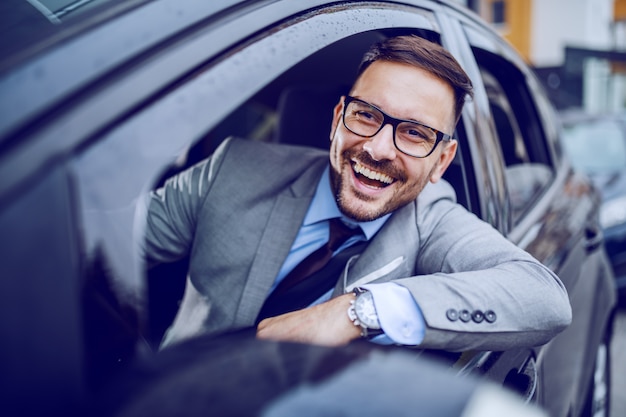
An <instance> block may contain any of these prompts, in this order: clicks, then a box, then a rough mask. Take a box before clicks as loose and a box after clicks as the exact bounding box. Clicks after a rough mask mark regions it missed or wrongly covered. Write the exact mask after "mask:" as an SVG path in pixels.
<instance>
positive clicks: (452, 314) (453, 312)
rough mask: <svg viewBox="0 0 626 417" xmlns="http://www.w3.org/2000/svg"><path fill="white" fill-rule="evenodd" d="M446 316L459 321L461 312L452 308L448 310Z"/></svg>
mask: <svg viewBox="0 0 626 417" xmlns="http://www.w3.org/2000/svg"><path fill="white" fill-rule="evenodd" d="M446 317H447V318H448V320H450V321H457V320H458V318H459V313H458V312H457V311H456V310H455V309H453V308H451V309H449V310H448V311H446Z"/></svg>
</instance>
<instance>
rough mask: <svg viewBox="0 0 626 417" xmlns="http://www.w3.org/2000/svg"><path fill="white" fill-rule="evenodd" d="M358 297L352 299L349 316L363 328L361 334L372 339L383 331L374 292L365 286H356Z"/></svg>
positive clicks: (354, 291)
mask: <svg viewBox="0 0 626 417" xmlns="http://www.w3.org/2000/svg"><path fill="white" fill-rule="evenodd" d="M352 292H353V293H354V295H355V296H356V298H355V299H354V300H352V301H350V307H349V308H348V318H349V319H350V321H351V322H352V323H354V325H355V326H357V327H360V328H361V336H362V337H365V338H367V339H371V338H373V337H374V336H378V335H379V334H382V333H383V330H382V329H381V327H380V322H379V321H378V314H377V313H376V306H375V305H374V297H372V293H371V292H370V291H368V290H366V289H364V288H360V287H356V288H355V289H354V290H353V291H352Z"/></svg>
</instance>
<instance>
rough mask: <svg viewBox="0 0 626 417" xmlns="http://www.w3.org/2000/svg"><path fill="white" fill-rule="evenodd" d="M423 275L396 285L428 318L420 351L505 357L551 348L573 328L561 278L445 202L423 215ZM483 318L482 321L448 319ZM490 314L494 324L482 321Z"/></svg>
mask: <svg viewBox="0 0 626 417" xmlns="http://www.w3.org/2000/svg"><path fill="white" fill-rule="evenodd" d="M418 229H419V233H420V242H421V245H420V249H419V250H420V252H419V256H418V258H417V261H416V265H415V270H416V271H419V272H421V273H422V274H423V275H419V276H415V277H408V278H403V279H399V280H396V281H394V282H395V283H397V284H399V285H402V286H404V287H405V288H407V289H408V290H409V291H410V292H411V295H412V296H413V298H414V299H415V301H416V302H417V304H418V305H419V308H420V311H421V313H422V315H423V317H424V321H425V323H426V332H425V335H424V339H423V341H422V342H421V343H420V346H421V347H424V348H434V349H447V350H474V349H477V350H506V349H510V348H513V347H519V346H536V345H541V344H544V343H546V342H547V341H549V340H550V339H551V338H552V337H554V336H555V335H556V334H557V333H559V332H560V331H562V330H563V329H564V328H565V327H566V326H567V325H568V324H569V323H570V321H571V307H570V304H569V299H568V296H567V292H566V290H565V288H564V286H563V284H562V283H561V281H560V280H559V278H558V277H557V276H556V275H555V274H554V273H553V272H552V271H550V270H549V269H548V268H547V267H545V266H544V265H542V264H541V263H539V262H538V261H537V260H536V259H534V258H533V257H532V256H531V255H530V254H528V253H526V252H525V251H523V250H521V249H520V248H518V247H517V246H515V245H514V244H513V243H511V242H510V241H508V240H507V239H506V238H504V237H503V236H502V235H501V234H500V233H499V232H498V231H496V230H495V229H493V228H492V227H491V226H490V225H488V224H487V223H484V222H482V221H481V220H479V219H478V218H476V216H474V215H473V214H472V213H469V212H467V211H466V210H465V209H463V208H462V207H460V206H458V205H455V204H454V203H452V201H450V200H448V199H441V200H438V201H436V202H435V203H433V204H432V205H430V206H428V207H427V208H426V209H424V210H422V211H421V212H420V213H419V215H418ZM450 310H454V311H455V312H456V313H459V314H460V313H461V312H464V311H466V312H469V313H470V314H471V313H474V312H478V315H479V316H478V317H477V320H475V319H474V318H473V317H470V319H469V320H461V318H460V317H455V315H454V314H450V313H449V312H450ZM487 312H493V313H495V316H490V320H487V319H486V318H485V317H483V319H482V320H481V318H480V313H483V314H485V313H487Z"/></svg>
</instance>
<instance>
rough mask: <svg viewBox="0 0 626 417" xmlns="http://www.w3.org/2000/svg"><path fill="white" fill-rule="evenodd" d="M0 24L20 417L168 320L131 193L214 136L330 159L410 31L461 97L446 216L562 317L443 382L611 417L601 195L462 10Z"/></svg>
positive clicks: (318, 4) (58, 397)
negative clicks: (499, 387) (463, 380)
mask: <svg viewBox="0 0 626 417" xmlns="http://www.w3.org/2000/svg"><path fill="white" fill-rule="evenodd" d="M59 4H61V6H59ZM0 8H1V10H2V12H3V13H2V14H1V16H2V17H0V19H2V24H1V25H0V31H2V32H3V33H2V36H1V37H0V39H2V41H0V42H1V44H0V48H1V51H0V52H1V55H0V56H2V60H1V62H0V231H1V233H0V245H1V247H2V255H0V256H1V260H0V277H2V278H1V280H0V282H1V284H0V285H2V287H1V288H0V312H1V313H2V320H1V321H0V326H1V327H0V333H1V334H2V337H3V342H2V344H1V345H2V348H1V351H0V361H2V371H1V372H0V380H1V381H2V385H1V386H2V393H3V394H4V395H6V396H7V398H8V399H10V400H11V402H10V403H11V404H13V405H15V404H19V405H20V407H22V409H23V411H24V410H25V411H24V414H28V410H32V409H35V410H39V411H41V410H42V409H44V408H45V409H46V410H49V411H50V414H54V413H53V411H55V410H66V409H72V408H73V409H79V408H80V407H81V406H82V405H84V403H85V402H87V403H88V402H89V399H90V398H91V397H92V396H93V393H94V392H101V390H102V389H103V388H102V387H105V386H108V385H109V384H111V381H115V380H116V378H119V375H121V374H123V373H124V372H125V371H126V370H128V369H130V368H132V367H133V366H134V365H135V363H136V362H137V361H138V360H139V358H141V357H142V356H143V355H144V354H146V353H145V352H147V351H148V352H149V351H150V350H152V349H154V346H155V345H156V344H157V343H158V340H159V338H160V336H161V335H162V332H163V330H164V328H165V327H166V326H167V325H168V323H169V322H170V321H171V319H172V317H173V311H174V310H175V309H176V305H177V300H178V299H179V297H180V294H181V291H182V288H181V287H180V285H181V283H182V282H184V269H185V265H184V262H183V263H182V264H178V265H169V266H167V267H166V268H171V269H169V270H163V269H160V270H154V269H148V268H147V266H146V265H145V263H144V262H143V260H142V256H141V251H140V247H141V243H142V237H143V227H144V226H143V220H144V219H145V197H146V195H147V193H148V192H149V190H151V189H153V188H154V187H156V186H158V185H159V184H160V183H161V182H162V181H163V180H164V179H165V178H167V177H169V176H170V175H172V174H173V173H175V172H178V171H179V170H181V169H183V168H185V167H187V166H189V165H190V164H193V163H195V162H196V161H198V160H201V159H202V158H205V157H206V156H207V155H210V153H211V152H212V151H213V150H214V149H215V147H216V146H217V145H218V144H219V143H220V142H221V141H222V140H223V139H224V138H226V137H227V136H230V135H236V136H240V137H246V138H249V139H250V140H259V141H272V142H284V141H286V139H285V137H284V135H283V134H282V132H284V131H285V129H287V130H290V131H293V128H292V127H289V124H292V125H294V124H295V126H302V123H305V124H306V125H307V126H312V128H311V129H299V130H298V131H299V132H300V133H301V135H299V136H297V137H291V138H289V140H291V141H295V142H296V143H297V144H306V145H311V146H322V147H323V146H326V145H325V144H324V143H323V142H324V141H325V140H324V139H323V138H327V136H328V135H327V126H329V123H330V120H331V115H332V105H333V104H334V103H335V102H336V100H337V97H338V96H339V95H340V94H342V92H343V91H345V88H346V86H349V85H350V84H351V82H352V80H353V77H354V74H355V69H356V66H357V63H358V60H359V58H360V55H361V53H362V52H363V51H364V50H365V48H366V47H367V46H368V45H369V44H371V43H372V42H373V41H376V40H379V39H381V38H384V37H388V36H392V35H397V34H407V33H411V34H416V35H419V36H423V37H426V38H428V39H430V40H433V41H435V42H440V43H441V44H442V45H443V46H444V47H446V48H447V49H448V50H450V51H451V53H452V54H453V55H454V56H455V57H457V59H458V60H459V62H460V63H461V65H462V66H463V67H464V69H465V70H466V71H467V73H468V74H469V75H470V77H471V78H472V80H473V83H474V85H475V87H476V92H475V98H474V100H473V102H471V103H468V105H467V106H466V108H465V110H464V113H463V116H462V119H461V121H460V122H459V124H458V126H457V130H456V132H455V137H457V138H458V140H459V145H460V146H459V148H460V151H459V152H458V153H457V158H456V160H455V161H454V163H453V164H452V166H451V167H450V169H449V170H448V172H447V173H446V179H447V180H448V181H449V182H450V183H451V184H453V186H454V187H455V189H456V192H457V196H458V200H459V202H460V203H461V204H463V205H464V206H465V207H467V208H468V209H469V210H471V211H472V212H474V213H476V214H477V215H478V216H479V217H481V218H482V219H484V220H485V221H487V222H489V223H490V224H492V225H493V226H494V227H495V228H497V229H498V230H499V231H501V232H502V233H503V234H504V235H505V236H506V237H507V238H508V239H510V240H511V241H513V242H514V243H516V244H517V245H519V246H520V247H522V248H524V249H526V250H527V251H529V252H530V253H532V254H533V255H534V256H535V257H536V258H537V259H539V260H540V261H541V262H543V263H544V264H545V265H546V266H548V267H549V268H551V269H552V270H554V271H555V272H556V273H557V274H558V275H559V277H560V278H561V279H562V281H563V283H564V284H565V286H566V287H567V290H568V293H569V296H570V300H571V304H572V308H573V321H572V324H571V326H570V327H569V328H568V329H566V330H565V331H564V332H562V333H561V334H559V335H558V336H557V337H556V338H554V339H553V340H552V341H551V342H549V343H548V344H546V345H544V346H538V347H535V348H532V349H529V348H523V349H522V348H520V349H517V350H512V351H506V352H465V353H463V354H462V355H461V356H460V358H456V359H455V361H454V363H453V364H452V365H451V366H452V368H453V369H455V370H456V371H457V372H459V373H472V374H478V375H482V376H484V377H485V378H487V379H488V380H490V381H495V382H497V383H498V384H503V385H505V386H506V387H508V388H510V389H511V390H513V391H515V392H517V393H518V394H519V395H520V396H522V397H523V398H524V399H527V400H528V401H530V402H534V403H537V404H539V405H540V406H542V407H544V408H545V409H547V410H548V412H549V413H550V415H552V416H579V415H592V414H594V413H595V412H602V411H605V412H606V410H608V392H609V390H608V389H607V387H608V384H609V369H610V364H609V362H608V355H607V346H608V344H609V341H610V337H611V318H612V315H613V311H614V306H615V298H616V297H615V291H614V286H613V274H612V271H611V267H610V264H609V262H608V260H607V257H606V253H605V250H604V247H603V245H602V233H601V226H600V223H599V220H598V210H599V207H600V200H599V196H598V195H597V194H596V193H595V192H594V191H593V189H591V188H590V187H589V184H588V182H587V181H586V179H585V178H584V177H583V176H581V175H579V174H577V173H575V172H574V171H573V170H571V169H570V164H569V163H568V162H567V160H566V157H565V155H564V152H563V151H562V149H561V145H560V136H559V129H558V125H559V124H558V119H557V117H556V115H555V112H554V110H553V108H552V106H551V104H550V102H549V101H548V99H547V97H546V95H545V94H544V92H543V90H542V88H541V85H540V83H539V81H538V80H537V79H536V78H535V76H534V75H533V73H532V71H530V70H529V68H528V67H527V66H526V65H525V63H524V61H523V60H522V59H521V58H520V57H519V56H518V55H517V54H516V53H515V52H514V51H513V50H512V48H510V47H509V46H508V45H507V44H506V43H505V42H504V41H503V40H502V39H501V38H500V37H499V36H498V35H497V34H496V33H495V32H494V31H492V30H491V29H490V28H489V27H488V26H487V25H485V24H484V23H483V22H482V21H481V20H480V19H479V18H478V17H476V16H475V15H473V14H472V13H471V12H468V11H467V10H466V9H464V8H463V7H460V6H457V5H455V3H452V2H445V1H439V0H437V1H434V0H398V1H386V0H383V1H351V0H346V1H341V2H337V1H328V0H301V1H292V0H261V1H235V0H222V1H211V2H208V1H196V0H160V1H148V0H132V1H129V0H126V1H118V0H109V1H91V2H90V1H82V2H65V3H64V2H53V1H43V0H42V1H18V0H10V1H4V2H3V3H2V6H0ZM293 103H298V106H295V105H294V104H293ZM303 106H304V108H307V109H308V110H310V111H306V112H293V110H294V109H297V108H303ZM324 109H327V110H324ZM320 110H323V111H320ZM294 113H299V114H294ZM303 117H304V118H307V119H306V121H302V119H301V118H303ZM318 128H319V130H318ZM320 138H322V142H320ZM181 270H182V272H181ZM181 275H182V276H181ZM177 276H178V277H180V279H179V280H176V279H175V277H177ZM164 277H169V279H167V280H165V279H164ZM293 362H294V361H287V362H286V363H291V364H292V365H293ZM296 362H297V361H296ZM307 363H308V362H307ZM120 384H122V382H120ZM122 385H123V384H122ZM42 404H43V405H42ZM41 407H44V408H41ZM15 414H18V413H15Z"/></svg>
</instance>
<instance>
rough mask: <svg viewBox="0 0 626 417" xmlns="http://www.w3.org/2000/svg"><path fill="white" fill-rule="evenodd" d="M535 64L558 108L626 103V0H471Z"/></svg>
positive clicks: (611, 108) (616, 107)
mask: <svg viewBox="0 0 626 417" xmlns="http://www.w3.org/2000/svg"><path fill="white" fill-rule="evenodd" d="M465 4H466V5H467V6H468V7H469V8H471V9H472V10H474V11H475V12H476V13H477V14H479V15H480V16H481V17H482V18H483V19H485V20H486V21H488V22H491V23H492V24H493V26H494V28H495V29H496V30H497V31H498V32H500V34H501V35H502V36H503V37H504V38H505V39H507V40H508V41H509V42H510V43H511V44H512V45H513V46H514V47H515V48H516V49H517V50H518V51H519V53H520V54H521V55H522V56H523V57H524V58H525V59H526V61H527V62H528V63H529V64H530V65H531V66H532V67H533V68H535V70H536V72H537V74H538V75H539V77H540V78H541V79H542V80H543V81H544V84H545V85H546V87H547V88H548V91H549V92H550V94H551V96H552V99H553V101H554V103H555V104H556V105H557V107H559V108H570V107H581V108H584V109H587V110H590V111H598V112H600V111H615V110H621V109H624V108H625V107H626V77H625V74H626V53H625V52H626V0H467V1H466V2H465Z"/></svg>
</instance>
